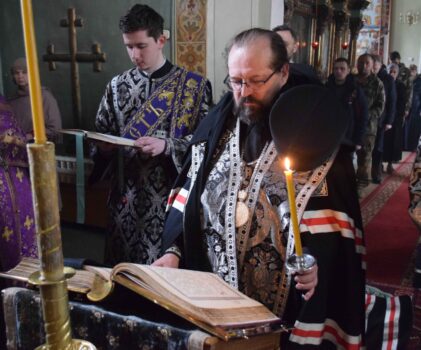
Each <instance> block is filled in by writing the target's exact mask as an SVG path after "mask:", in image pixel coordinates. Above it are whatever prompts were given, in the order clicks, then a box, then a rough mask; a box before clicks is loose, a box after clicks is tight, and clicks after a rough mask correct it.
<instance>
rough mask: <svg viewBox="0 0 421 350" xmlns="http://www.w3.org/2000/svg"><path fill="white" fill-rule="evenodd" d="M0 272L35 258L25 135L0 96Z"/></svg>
mask: <svg viewBox="0 0 421 350" xmlns="http://www.w3.org/2000/svg"><path fill="white" fill-rule="evenodd" d="M0 208H1V210H0V270H2V271H4V270H8V269H11V268H12V267H14V266H15V265H16V264H17V263H18V262H19V261H20V259H21V257H22V256H28V257H37V255H38V254H37V247H36V239H35V222H34V213H33V207H32V195H31V183H30V180H29V169H28V159H27V154H26V139H25V134H24V133H23V131H22V130H21V129H19V127H18V126H17V124H16V120H15V118H14V115H13V112H12V109H11V107H10V105H8V104H7V102H6V100H5V99H4V97H2V96H0Z"/></svg>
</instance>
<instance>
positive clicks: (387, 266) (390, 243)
mask: <svg viewBox="0 0 421 350" xmlns="http://www.w3.org/2000/svg"><path fill="white" fill-rule="evenodd" d="M414 157H415V154H409V155H408V156H407V157H406V158H405V159H404V160H403V161H402V162H401V163H400V164H399V166H398V167H397V168H396V169H395V173H394V174H392V175H390V176H388V177H387V178H386V179H385V180H384V181H383V183H382V184H381V185H380V186H378V187H377V188H375V189H374V190H373V191H372V192H371V193H370V194H369V195H368V196H367V197H366V198H364V199H363V200H362V201H361V213H362V216H363V223H364V227H365V241H366V249H367V255H366V261H367V283H368V284H371V285H374V286H375V287H377V288H380V289H381V290H383V291H385V292H388V293H391V294H394V295H402V294H406V295H410V296H411V297H412V301H413V305H414V308H413V313H414V314H413V327H412V330H411V334H410V337H409V344H408V346H407V350H419V349H421V294H420V290H419V289H415V288H411V286H412V274H413V271H414V266H413V257H414V250H415V247H416V245H417V241H418V239H419V236H420V234H419V232H418V230H417V228H416V227H415V225H414V224H413V223H412V221H411V219H410V218H409V215H408V211H407V208H408V204H409V192H408V180H409V175H410V173H411V170H412V166H413V162H414Z"/></svg>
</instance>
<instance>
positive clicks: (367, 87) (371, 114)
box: [356, 54, 385, 193]
mask: <svg viewBox="0 0 421 350" xmlns="http://www.w3.org/2000/svg"><path fill="white" fill-rule="evenodd" d="M357 68H358V75H357V79H356V81H357V85H358V86H360V87H361V88H362V90H363V91H364V94H365V97H366V99H367V105H368V124H367V131H366V134H365V137H364V139H363V142H362V147H361V149H360V150H358V151H357V164H358V168H357V181H358V189H359V193H361V190H362V188H363V187H366V186H367V185H368V183H369V179H370V176H369V173H370V172H371V154H372V151H373V147H374V142H375V140H376V133H377V126H378V121H379V119H380V117H381V115H382V113H383V109H384V105H385V92H384V86H383V83H382V82H381V80H380V79H379V78H378V77H377V76H376V75H375V74H374V73H373V57H372V56H371V55H369V54H364V55H361V56H360V57H358V61H357Z"/></svg>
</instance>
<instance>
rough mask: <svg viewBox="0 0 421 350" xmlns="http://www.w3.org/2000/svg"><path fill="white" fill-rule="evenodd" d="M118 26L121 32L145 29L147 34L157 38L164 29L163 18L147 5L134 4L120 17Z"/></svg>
mask: <svg viewBox="0 0 421 350" xmlns="http://www.w3.org/2000/svg"><path fill="white" fill-rule="evenodd" d="M119 27H120V30H121V31H122V32H123V33H133V32H136V31H138V30H146V31H147V33H148V36H150V37H153V38H154V39H155V40H158V39H159V37H160V36H161V35H162V33H163V31H164V19H163V18H162V17H161V15H160V14H159V13H158V12H156V11H155V10H154V9H152V8H150V7H149V6H148V5H142V4H136V5H134V6H133V7H132V8H131V9H130V10H129V11H128V12H127V14H126V15H124V16H123V17H121V18H120V23H119Z"/></svg>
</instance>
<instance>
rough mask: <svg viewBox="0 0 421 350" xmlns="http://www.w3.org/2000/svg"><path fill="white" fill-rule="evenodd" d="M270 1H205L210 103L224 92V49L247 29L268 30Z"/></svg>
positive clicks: (225, 68)
mask: <svg viewBox="0 0 421 350" xmlns="http://www.w3.org/2000/svg"><path fill="white" fill-rule="evenodd" d="M271 4H272V1H271V0H224V1H221V0H208V11H207V12H208V22H207V58H206V66H207V72H208V74H207V76H208V78H209V80H210V81H211V83H212V86H213V90H214V100H215V101H218V100H219V98H220V97H221V96H222V94H223V93H224V92H225V91H226V89H225V86H224V84H223V80H224V78H225V76H226V74H227V67H226V54H225V50H226V46H227V43H228V42H229V41H230V39H232V38H233V37H234V35H235V34H237V33H239V32H240V31H242V30H245V29H248V28H251V27H262V28H266V29H270V28H271V9H272V5H271Z"/></svg>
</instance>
